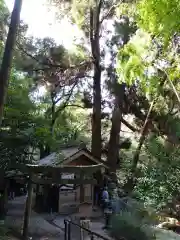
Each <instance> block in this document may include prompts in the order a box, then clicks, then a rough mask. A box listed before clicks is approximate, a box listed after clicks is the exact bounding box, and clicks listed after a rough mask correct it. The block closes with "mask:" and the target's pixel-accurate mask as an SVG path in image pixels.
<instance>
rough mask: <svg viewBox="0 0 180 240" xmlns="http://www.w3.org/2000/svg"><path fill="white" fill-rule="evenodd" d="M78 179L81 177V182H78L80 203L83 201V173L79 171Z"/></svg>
mask: <svg viewBox="0 0 180 240" xmlns="http://www.w3.org/2000/svg"><path fill="white" fill-rule="evenodd" d="M80 179H81V183H82V184H80V203H83V202H84V184H83V179H84V174H83V173H80Z"/></svg>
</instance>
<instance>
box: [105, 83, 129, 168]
mask: <svg viewBox="0 0 180 240" xmlns="http://www.w3.org/2000/svg"><path fill="white" fill-rule="evenodd" d="M115 91H116V92H115V104H114V110H113V113H112V125H111V132H110V138H109V146H108V155H107V161H108V165H109V166H110V171H111V172H114V173H115V172H116V169H117V163H118V160H119V138H120V130H121V119H122V111H121V108H120V106H121V104H122V102H123V98H124V91H125V85H124V84H118V83H116V84H115Z"/></svg>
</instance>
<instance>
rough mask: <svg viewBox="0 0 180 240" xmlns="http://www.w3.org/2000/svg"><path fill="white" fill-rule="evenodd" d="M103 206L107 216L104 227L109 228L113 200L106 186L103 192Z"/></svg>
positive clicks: (105, 216)
mask: <svg viewBox="0 0 180 240" xmlns="http://www.w3.org/2000/svg"><path fill="white" fill-rule="evenodd" d="M102 208H103V212H104V218H105V226H104V227H103V229H107V228H108V227H109V225H110V217H111V214H112V206H111V201H110V198H109V192H108V188H107V187H105V188H104V190H103V192H102Z"/></svg>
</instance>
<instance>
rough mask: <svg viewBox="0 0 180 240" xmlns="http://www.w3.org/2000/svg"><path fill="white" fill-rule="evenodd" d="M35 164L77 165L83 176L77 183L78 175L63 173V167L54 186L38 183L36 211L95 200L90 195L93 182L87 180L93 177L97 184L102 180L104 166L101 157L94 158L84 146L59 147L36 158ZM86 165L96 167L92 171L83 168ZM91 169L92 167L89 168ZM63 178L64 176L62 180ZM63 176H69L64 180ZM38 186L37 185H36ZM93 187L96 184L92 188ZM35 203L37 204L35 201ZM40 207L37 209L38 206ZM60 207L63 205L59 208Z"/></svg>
mask: <svg viewBox="0 0 180 240" xmlns="http://www.w3.org/2000/svg"><path fill="white" fill-rule="evenodd" d="M38 166H39V167H40V166H41V167H45V166H48V167H54V166H56V167H58V166H61V167H63V166H68V167H71V168H72V169H76V168H77V167H78V169H79V168H81V169H83V170H82V171H84V176H86V178H85V179H84V181H83V184H81V183H82V182H81V181H80V182H78V179H79V177H80V176H78V174H77V173H76V172H75V171H73V170H72V172H66V169H64V170H63V172H61V183H59V184H58V185H57V184H54V185H51V184H49V185H46V186H42V185H41V184H39V185H38V190H37V195H38V197H37V198H36V202H35V208H36V211H38V210H39V211H43V212H50V211H54V212H62V209H65V207H64V205H63V204H66V205H67V204H68V205H69V204H74V203H76V204H78V203H82V202H89V203H93V202H94V201H95V196H94V186H95V185H94V184H93V183H92V182H90V181H89V180H88V179H87V178H88V177H89V179H91V180H92V179H95V180H96V181H97V183H98V185H102V184H103V183H100V181H101V180H102V179H101V178H100V176H101V175H102V174H101V173H102V171H105V169H107V168H108V166H107V165H106V164H105V162H104V161H103V160H99V159H97V158H95V157H94V156H93V155H92V153H91V152H90V151H89V150H88V149H86V148H81V149H79V148H77V147H70V148H65V149H61V151H60V152H59V153H52V154H50V155H49V156H47V157H45V158H43V159H41V160H40V162H39V164H38ZM87 166H88V168H89V167H90V166H92V167H93V166H99V167H98V168H97V169H96V170H93V174H92V175H91V173H90V172H89V171H88V170H86V169H88V168H87ZM93 169H94V168H93ZM63 179H66V180H65V181H63ZM67 179H69V181H68V183H67ZM40 185H41V186H40ZM95 188H96V189H97V185H96V187H95ZM38 203H39V204H38ZM39 206H40V207H41V210H40V208H39ZM62 206H63V207H62Z"/></svg>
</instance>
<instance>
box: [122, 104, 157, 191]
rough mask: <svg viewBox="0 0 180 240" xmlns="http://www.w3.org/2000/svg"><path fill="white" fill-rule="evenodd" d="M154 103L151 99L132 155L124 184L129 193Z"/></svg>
mask: <svg viewBox="0 0 180 240" xmlns="http://www.w3.org/2000/svg"><path fill="white" fill-rule="evenodd" d="M154 103H155V100H153V101H152V103H151V105H150V108H149V111H148V113H147V116H146V120H145V122H144V125H143V128H142V130H141V135H140V138H139V143H138V146H137V148H136V151H135V153H134V156H133V160H132V167H131V175H130V177H129V178H128V181H127V183H126V185H125V190H126V192H128V193H130V192H131V191H132V190H133V188H134V179H135V177H136V169H137V164H138V161H139V155H140V152H141V148H142V146H143V144H144V141H145V139H146V135H147V134H146V133H147V130H148V123H149V120H150V115H151V112H152V109H153V106H154Z"/></svg>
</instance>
